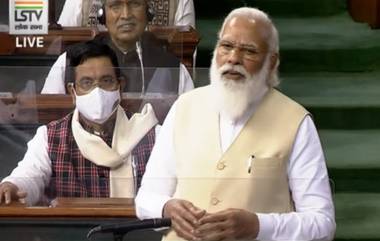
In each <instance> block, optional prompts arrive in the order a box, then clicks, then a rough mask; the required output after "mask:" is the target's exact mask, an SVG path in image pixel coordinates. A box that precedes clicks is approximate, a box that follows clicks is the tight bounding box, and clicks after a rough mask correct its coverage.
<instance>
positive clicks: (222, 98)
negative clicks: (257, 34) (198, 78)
mask: <svg viewBox="0 0 380 241" xmlns="http://www.w3.org/2000/svg"><path fill="white" fill-rule="evenodd" d="M269 65H270V61H269V58H266V59H265V62H264V64H263V67H262V68H261V69H260V70H259V72H258V73H257V74H254V75H251V74H249V73H248V72H247V71H246V70H245V68H244V67H243V66H242V65H231V64H228V63H227V64H224V65H223V66H221V67H219V68H218V66H217V63H216V58H215V54H214V57H213V59H212V63H211V68H210V80H211V86H212V87H213V88H212V89H213V92H214V93H212V96H213V97H215V100H216V108H217V111H219V112H220V113H221V114H223V115H225V116H226V117H227V118H228V119H230V120H232V121H237V120H239V119H240V118H242V117H243V116H244V114H245V112H246V111H247V110H249V108H250V107H251V105H257V104H258V102H259V101H260V100H261V99H262V97H263V96H264V95H265V93H266V92H267V90H268V85H267V78H268V77H269ZM226 70H234V71H237V72H239V73H241V74H242V75H243V76H244V79H243V80H239V81H236V80H233V79H227V78H225V77H224V76H222V73H223V72H225V71H226Z"/></svg>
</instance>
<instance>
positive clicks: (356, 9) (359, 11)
mask: <svg viewBox="0 0 380 241" xmlns="http://www.w3.org/2000/svg"><path fill="white" fill-rule="evenodd" d="M347 7H348V11H349V13H350V15H351V17H352V19H354V20H355V21H356V22H363V23H368V24H369V25H370V27H371V28H380V0H347Z"/></svg>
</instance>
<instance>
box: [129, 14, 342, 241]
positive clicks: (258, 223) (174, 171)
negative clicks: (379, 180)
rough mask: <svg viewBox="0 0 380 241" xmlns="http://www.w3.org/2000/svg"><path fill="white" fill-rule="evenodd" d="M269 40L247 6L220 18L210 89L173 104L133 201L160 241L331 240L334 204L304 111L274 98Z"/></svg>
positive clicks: (270, 32) (265, 20)
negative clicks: (166, 227)
mask: <svg viewBox="0 0 380 241" xmlns="http://www.w3.org/2000/svg"><path fill="white" fill-rule="evenodd" d="M278 41H279V40H278V33H277V30H276V28H275V26H274V25H273V23H272V21H271V20H270V19H269V17H268V16H267V15H266V14H265V13H263V12H262V11H260V10H258V9H255V8H239V9H236V10H234V11H232V12H231V13H230V14H229V15H228V16H227V18H226V19H225V21H224V23H223V26H222V28H221V31H220V32H219V40H218V43H217V45H216V47H215V51H214V56H213V59H212V65H211V69H210V77H211V84H210V85H209V86H205V87H202V88H198V89H196V90H193V91H190V92H188V93H186V94H183V95H182V96H180V97H179V99H178V100H177V101H176V103H175V104H174V105H173V106H172V108H171V110H170V112H169V114H168V115H167V117H166V120H165V122H164V124H163V126H162V128H161V130H160V135H159V136H158V138H157V142H156V144H155V147H154V148H153V151H152V155H151V157H150V159H149V162H148V165H147V168H146V172H145V174H144V177H143V181H142V185H141V188H140V189H139V192H138V194H137V197H136V213H137V215H138V217H139V218H153V217H162V216H163V217H166V218H170V219H171V221H172V230H170V232H168V233H167V234H166V235H165V238H164V240H183V239H186V240H204V241H207V240H332V239H333V237H334V233H335V217H334V204H333V201H332V197H331V190H330V185H329V178H328V174H327V169H326V163H325V158H324V155H323V150H322V147H321V144H320V140H319V137H318V133H317V131H316V128H315V126H314V123H313V121H312V119H311V117H310V114H309V113H308V112H307V111H306V110H305V109H304V108H303V107H302V106H301V105H299V104H298V103H296V102H295V101H293V100H291V99H290V98H288V97H287V96H285V95H283V94H282V93H280V92H279V91H277V90H276V89H275V88H274V87H275V86H276V85H278V83H279V82H278V77H277V70H278V65H279V60H278V55H279V44H278Z"/></svg>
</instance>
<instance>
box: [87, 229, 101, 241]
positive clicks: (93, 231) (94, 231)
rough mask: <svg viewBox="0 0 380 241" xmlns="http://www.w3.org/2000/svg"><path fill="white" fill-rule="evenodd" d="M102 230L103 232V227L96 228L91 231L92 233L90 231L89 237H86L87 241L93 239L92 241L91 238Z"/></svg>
mask: <svg viewBox="0 0 380 241" xmlns="http://www.w3.org/2000/svg"><path fill="white" fill-rule="evenodd" d="M101 230H102V227H101V226H96V227H94V228H92V229H90V231H88V233H87V236H86V237H87V239H88V240H91V239H90V238H91V236H92V235H93V234H94V233H97V232H100V231H101Z"/></svg>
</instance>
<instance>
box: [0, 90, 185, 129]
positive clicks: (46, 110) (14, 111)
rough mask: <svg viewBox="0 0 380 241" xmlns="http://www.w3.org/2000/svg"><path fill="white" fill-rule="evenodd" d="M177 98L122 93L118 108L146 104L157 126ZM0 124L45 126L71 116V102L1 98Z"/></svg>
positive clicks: (132, 109)
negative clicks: (153, 114)
mask: <svg viewBox="0 0 380 241" xmlns="http://www.w3.org/2000/svg"><path fill="white" fill-rule="evenodd" d="M177 97H178V96H177V95H157V96H156V95H146V96H145V97H143V98H142V97H141V96H140V95H135V96H134V95H133V94H128V93H123V98H122V102H121V105H122V106H123V107H124V108H126V109H127V110H128V111H130V112H132V113H134V112H138V111H140V109H141V107H142V106H143V105H144V104H145V103H151V104H152V106H153V109H154V111H155V113H156V116H157V119H158V120H159V122H160V123H162V122H163V120H164V119H165V117H166V114H167V113H168V111H169V109H170V107H171V106H172V104H173V103H174V101H175V100H176V99H177ZM1 103H2V105H0V107H1V108H2V109H0V121H1V120H2V121H3V123H2V124H47V123H49V122H50V121H53V120H57V119H60V118H62V117H63V116H65V115H66V114H68V113H70V112H71V111H72V110H73V108H74V105H73V101H72V98H71V96H70V95H35V96H22V95H18V96H17V97H0V104H1Z"/></svg>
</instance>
